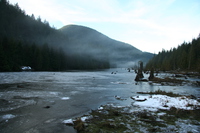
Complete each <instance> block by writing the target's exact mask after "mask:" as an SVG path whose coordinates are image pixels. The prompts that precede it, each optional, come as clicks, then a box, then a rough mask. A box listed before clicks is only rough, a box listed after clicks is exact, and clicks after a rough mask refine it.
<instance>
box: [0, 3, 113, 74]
mask: <svg viewBox="0 0 200 133" xmlns="http://www.w3.org/2000/svg"><path fill="white" fill-rule="evenodd" d="M0 9H1V10H0V71H18V70H20V66H26V65H27V66H31V67H32V68H33V69H34V70H38V71H44V70H45V71H49V70H53V71H60V70H68V69H100V68H109V67H110V66H109V62H108V61H101V60H96V59H94V58H93V57H86V55H83V56H85V57H84V59H83V56H82V55H79V56H73V55H71V54H68V52H67V48H66V46H68V45H69V41H68V37H67V36H66V35H64V34H62V33H61V32H60V31H59V30H56V29H55V28H52V27H50V26H49V23H48V22H47V21H46V20H45V21H44V22H42V20H41V18H40V17H38V18H37V19H36V18H35V17H34V15H32V16H28V15H26V13H25V11H22V10H21V9H20V8H19V6H18V4H15V5H10V4H9V2H8V1H7V0H1V1H0Z"/></svg>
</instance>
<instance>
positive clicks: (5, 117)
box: [0, 114, 16, 122]
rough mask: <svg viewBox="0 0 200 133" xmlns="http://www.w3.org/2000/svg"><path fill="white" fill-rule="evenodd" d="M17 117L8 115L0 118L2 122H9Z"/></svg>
mask: <svg viewBox="0 0 200 133" xmlns="http://www.w3.org/2000/svg"><path fill="white" fill-rule="evenodd" d="M15 117H16V116H15V115H12V114H6V115H3V116H0V122H1V121H4V120H9V119H12V118H15Z"/></svg>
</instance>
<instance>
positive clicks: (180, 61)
mask: <svg viewBox="0 0 200 133" xmlns="http://www.w3.org/2000/svg"><path fill="white" fill-rule="evenodd" d="M151 68H154V69H156V70H164V71H166V70H184V71H198V72H200V34H199V36H198V37H197V38H194V39H192V41H191V42H183V43H182V44H181V45H179V46H178V47H177V48H173V49H171V50H169V51H167V50H162V52H159V53H158V55H156V56H154V57H153V58H152V59H151V60H150V61H149V62H148V63H147V65H146V69H151Z"/></svg>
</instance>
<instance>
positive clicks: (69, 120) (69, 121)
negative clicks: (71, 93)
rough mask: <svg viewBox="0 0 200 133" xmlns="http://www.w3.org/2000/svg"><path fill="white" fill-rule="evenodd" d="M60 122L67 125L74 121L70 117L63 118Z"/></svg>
mask: <svg viewBox="0 0 200 133" xmlns="http://www.w3.org/2000/svg"><path fill="white" fill-rule="evenodd" d="M62 123H64V124H67V125H74V122H73V120H72V119H67V120H64V121H63V122H62Z"/></svg>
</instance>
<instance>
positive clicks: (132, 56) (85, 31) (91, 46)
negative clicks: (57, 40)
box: [59, 25, 153, 67]
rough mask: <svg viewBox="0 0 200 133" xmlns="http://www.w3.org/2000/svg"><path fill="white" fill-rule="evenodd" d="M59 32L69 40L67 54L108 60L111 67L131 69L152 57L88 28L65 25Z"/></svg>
mask: <svg viewBox="0 0 200 133" xmlns="http://www.w3.org/2000/svg"><path fill="white" fill-rule="evenodd" d="M59 31H61V32H62V33H63V34H65V35H66V36H67V37H68V39H69V44H70V45H68V46H66V47H68V48H67V51H68V52H69V51H70V52H69V53H71V54H73V55H74V56H76V55H77V54H78V55H89V56H92V57H94V58H95V59H97V60H108V61H109V62H110V63H111V67H131V66H133V65H134V64H137V62H138V61H140V60H141V61H144V62H147V61H148V60H149V59H150V58H152V57H153V54H151V53H146V52H142V51H141V50H139V49H137V48H135V47H133V46H132V45H130V44H127V43H124V42H120V41H117V40H114V39H111V38H109V37H107V36H106V35H103V34H102V33H100V32H98V31H96V30H94V29H91V28H88V27H84V26H80V25H67V26H64V27H62V28H61V29H59ZM66 45H67V44H66Z"/></svg>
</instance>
